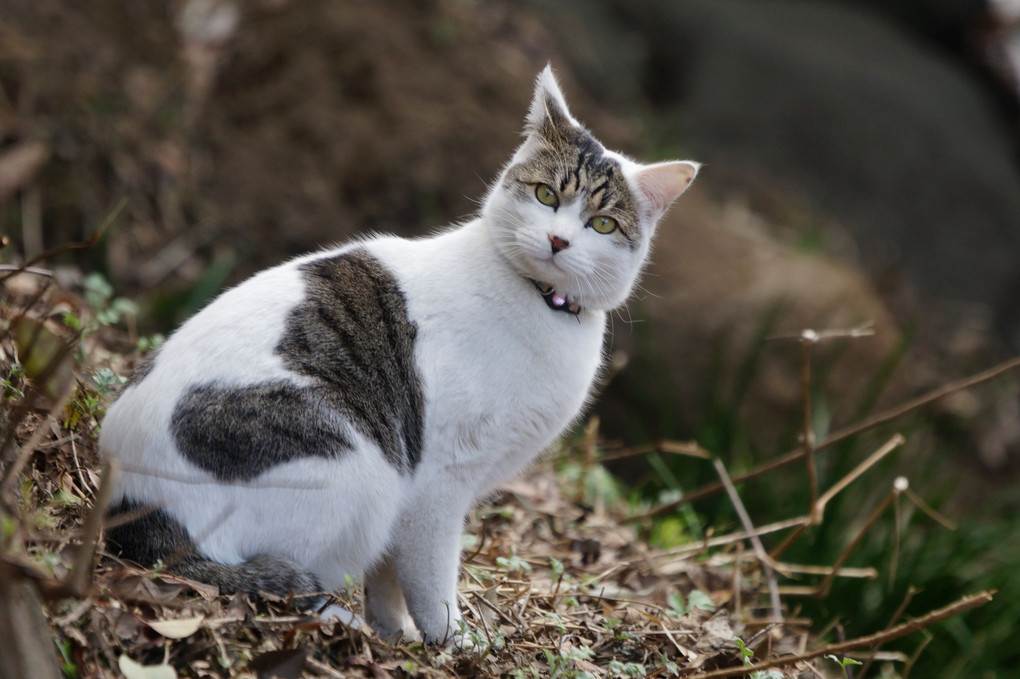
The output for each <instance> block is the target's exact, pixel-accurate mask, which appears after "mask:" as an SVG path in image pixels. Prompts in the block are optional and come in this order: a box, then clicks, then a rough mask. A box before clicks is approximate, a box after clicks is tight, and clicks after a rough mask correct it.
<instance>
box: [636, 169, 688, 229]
mask: <svg viewBox="0 0 1020 679" xmlns="http://www.w3.org/2000/svg"><path fill="white" fill-rule="evenodd" d="M700 167H701V165H700V164H698V163H694V162H691V161H688V160H675V161H671V162H667V163H655V164H654V165H644V166H642V167H641V169H640V170H638V171H637V172H636V173H635V174H634V178H633V179H634V185H635V186H636V187H637V190H638V193H639V194H640V197H641V200H642V202H643V203H644V205H645V207H646V209H647V210H648V212H649V214H650V215H651V216H652V217H654V218H658V217H660V216H661V215H662V213H664V212H665V211H666V210H667V209H668V208H669V206H670V205H671V204H672V203H673V201H674V200H676V199H677V198H679V197H680V194H681V193H683V192H684V191H686V190H687V187H688V186H690V185H691V182H692V181H694V177H695V175H697V174H698V169H699V168H700Z"/></svg>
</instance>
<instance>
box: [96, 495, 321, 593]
mask: <svg viewBox="0 0 1020 679" xmlns="http://www.w3.org/2000/svg"><path fill="white" fill-rule="evenodd" d="M132 513H133V514H138V516H137V517H136V518H134V519H133V520H130V521H128V522H127V523H123V524H121V525H117V518H118V517H121V519H124V518H127V516H126V515H128V514H132ZM110 519H111V522H112V523H113V527H111V528H108V529H107V530H106V544H107V549H109V551H110V553H111V554H115V555H117V556H119V557H121V558H124V559H130V560H131V561H135V562H137V563H139V564H141V565H143V566H154V565H156V564H160V563H162V564H164V565H165V566H166V569H167V571H168V572H170V573H173V574H175V575H180V576H182V577H185V578H190V579H192V580H198V581H199V582H205V583H208V584H210V585H215V586H217V587H219V589H220V593H222V594H231V593H233V592H238V591H245V592H248V593H249V594H252V595H255V596H258V595H259V594H260V593H262V592H265V593H269V594H275V595H277V596H281V597H288V596H291V595H293V596H294V605H295V606H296V607H297V608H298V609H300V610H304V611H311V610H316V609H318V608H321V607H322V605H323V604H324V603H325V602H326V595H325V594H324V593H323V591H322V585H321V583H320V582H319V579H318V578H316V577H315V575H314V574H313V573H312V572H311V571H309V570H307V569H305V568H302V567H301V566H299V565H298V564H296V563H294V562H293V561H291V560H290V559H287V558H285V557H281V556H276V555H273V554H259V555H257V556H253V557H252V558H250V559H248V560H247V561H243V562H241V563H239V564H223V563H219V562H216V561H213V560H211V559H208V558H207V557H205V556H204V555H203V554H201V553H200V552H199V551H198V550H197V549H196V548H195V543H194V542H193V541H192V539H191V536H190V535H188V532H187V530H186V529H185V528H184V526H182V525H181V524H180V522H178V521H177V520H175V519H174V518H173V517H172V516H170V514H169V513H168V512H167V511H166V510H163V509H154V510H151V511H145V507H144V506H143V505H142V504H141V503H139V502H135V501H132V500H128V499H125V500H123V501H121V503H120V504H119V505H117V506H116V507H114V508H113V509H111V510H110Z"/></svg>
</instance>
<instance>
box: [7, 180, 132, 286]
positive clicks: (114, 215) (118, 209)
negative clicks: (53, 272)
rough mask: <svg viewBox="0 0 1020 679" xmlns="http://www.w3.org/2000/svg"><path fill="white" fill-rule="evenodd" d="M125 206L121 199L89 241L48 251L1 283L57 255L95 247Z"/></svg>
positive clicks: (125, 199) (14, 271)
mask: <svg viewBox="0 0 1020 679" xmlns="http://www.w3.org/2000/svg"><path fill="white" fill-rule="evenodd" d="M125 205H127V198H121V199H120V202H118V203H117V205H116V206H115V207H114V208H113V210H112V211H110V214H108V215H106V218H105V219H104V220H103V221H102V223H101V224H100V225H99V226H98V227H97V228H96V230H95V231H93V232H92V235H91V236H89V237H88V239H87V240H84V241H81V242H80V243H70V244H68V245H61V246H60V247H57V248H53V249H52V250H47V251H46V252H43V253H41V254H39V255H36V256H35V257H32V258H31V259H29V260H28V261H27V262H25V263H24V264H21V265H20V266H18V267H16V268H14V269H12V270H10V271H7V272H6V273H4V274H3V275H0V283H3V282H4V281H5V280H7V279H8V278H10V277H11V276H15V275H17V274H19V273H21V272H22V271H24V270H25V269H28V268H29V267H31V266H32V265H33V264H38V263H39V262H41V261H43V260H47V259H50V258H52V257H56V256H57V255H62V254H64V253H65V252H70V251H71V250H88V249H89V248H92V247H94V246H95V245H96V243H98V242H99V239H100V238H102V237H103V234H104V233H106V230H107V229H108V228H110V225H111V224H113V222H114V221H115V220H116V219H117V217H118V216H120V213H121V211H123V209H124V206H125Z"/></svg>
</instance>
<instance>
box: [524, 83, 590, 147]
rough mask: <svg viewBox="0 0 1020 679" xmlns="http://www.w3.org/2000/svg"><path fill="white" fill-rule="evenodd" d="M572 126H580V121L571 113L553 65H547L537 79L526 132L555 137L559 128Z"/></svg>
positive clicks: (527, 134) (525, 128)
mask: <svg viewBox="0 0 1020 679" xmlns="http://www.w3.org/2000/svg"><path fill="white" fill-rule="evenodd" d="M571 126H572V127H580V123H578V122H577V121H576V120H575V119H574V117H573V116H571V115H570V111H569V110H568V109H567V100H566V99H564V97H563V92H562V91H561V90H560V85H559V83H557V82H556V76H554V75H553V72H552V67H551V66H549V65H546V67H545V68H544V69H542V72H541V73H539V74H538V77H537V78H536V79H535V94H534V95H533V96H532V98H531V108H529V109H528V117H527V119H526V124H525V127H524V134H525V135H526V136H530V135H532V134H535V133H538V134H541V135H543V136H545V137H546V138H550V139H551V138H555V136H556V131H557V130H561V129H563V128H566V127H571Z"/></svg>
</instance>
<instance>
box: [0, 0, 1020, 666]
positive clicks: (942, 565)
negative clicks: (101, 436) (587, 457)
mask: <svg viewBox="0 0 1020 679" xmlns="http://www.w3.org/2000/svg"><path fill="white" fill-rule="evenodd" d="M1018 17H1020V8H1018V7H1017V3H1014V2H1005V1H1002V2H992V0H854V1H851V0H844V1H837V0H828V1H825V0H626V1H625V0H583V1H582V0H529V1H527V2H511V1H509V0H491V1H488V2H481V1H471V0H415V1H397V0H375V1H371V2H369V1H364V2H357V1H348V2H340V1H332V2H330V1H326V0H301V1H298V0H243V1H242V0H173V1H163V2H158V1H153V2H131V1H129V0H90V2H89V3H87V4H82V3H78V2H73V1H72V0H31V1H29V0H0V86H2V88H0V230H2V233H3V234H5V235H7V236H8V237H9V238H10V244H9V245H8V246H7V247H6V248H4V249H3V250H0V261H2V262H6V263H11V262H18V261H22V260H24V259H26V258H31V257H33V256H35V255H37V254H39V253H42V252H44V251H46V250H49V249H52V248H54V247H57V246H60V245H63V244H66V243H69V242H73V241H81V240H84V239H87V238H88V236H89V235H90V234H91V233H92V232H93V231H94V230H95V229H96V228H97V226H98V225H99V224H101V223H102V222H103V221H104V220H105V219H107V218H108V217H109V216H110V215H111V213H112V212H113V211H114V208H115V206H116V205H118V203H120V201H122V200H124V199H126V203H125V207H124V209H123V212H122V213H121V214H119V216H118V217H117V218H116V220H115V223H114V224H113V226H112V228H111V229H110V230H109V232H108V233H107V235H106V236H105V237H104V238H103V239H102V241H101V242H100V243H99V244H98V245H97V246H96V247H93V248H91V249H88V250H86V251H83V252H78V253H68V254H67V255H64V256H62V257H61V258H60V259H58V260H57V262H56V264H57V267H58V272H57V273H58V276H59V278H60V280H61V282H63V283H64V284H66V285H68V286H70V287H72V288H73V287H74V286H80V285H81V284H82V281H83V280H84V275H85V274H89V273H95V272H98V273H100V274H102V275H103V276H104V277H105V278H106V279H107V280H108V281H109V282H110V283H111V284H112V286H113V288H114V289H115V290H116V294H117V295H118V296H123V297H128V298H132V299H135V300H137V301H138V303H139V308H140V313H139V318H138V323H139V324H140V326H141V327H143V328H144V329H146V331H147V332H152V331H164V332H168V331H170V330H172V329H173V328H174V327H175V326H176V325H178V324H179V323H180V322H181V321H183V320H184V319H185V318H187V317H188V316H189V315H190V314H192V313H193V312H194V311H195V310H197V309H198V308H199V307H201V306H202V305H203V304H204V302H206V301H207V300H208V299H209V298H210V297H211V296H212V295H214V294H216V292H217V291H219V290H221V289H222V288H223V287H224V286H227V285H231V284H234V283H236V282H238V281H240V280H242V279H243V278H244V277H246V276H248V275H250V274H251V273H253V272H254V271H256V270H258V269H260V268H264V267H266V266H269V265H272V264H275V263H277V262H279V261H281V260H283V259H285V258H287V257H290V256H293V255H296V254H299V253H302V252H306V251H308V250H312V249H315V248H317V247H320V246H322V245H328V244H330V243H332V242H335V241H342V240H344V239H347V238H349V237H350V236H352V235H355V234H357V233H361V232H364V231H367V230H376V231H387V232H395V233H398V234H401V235H419V234H426V233H428V232H429V231H430V230H431V229H434V228H436V227H438V226H442V225H444V224H447V223H449V222H451V221H453V220H457V219H460V218H464V217H466V216H469V215H470V214H471V213H472V211H473V210H474V209H475V208H476V206H477V202H476V201H477V200H478V199H479V198H480V197H481V196H482V195H483V194H484V192H485V190H486V185H487V182H489V181H491V180H492V178H493V177H494V176H495V175H496V173H497V172H498V171H499V168H500V166H501V165H502V163H503V162H505V161H506V160H507V159H508V158H509V156H510V154H511V153H512V151H513V149H514V148H515V146H516V144H517V143H518V140H519V136H518V135H519V132H520V128H521V125H522V121H523V116H524V113H525V111H526V108H527V104H528V101H529V98H530V93H531V88H532V81H533V78H534V76H535V75H536V73H537V72H538V71H539V70H540V69H541V68H542V67H543V66H544V65H545V64H546V63H547V62H550V63H552V65H553V67H554V69H555V70H556V71H557V74H558V76H559V77H560V80H561V84H562V85H563V87H564V89H565V91H566V94H567V99H568V101H569V102H570V105H571V108H572V110H573V112H574V114H575V115H576V116H577V117H578V118H579V119H581V120H583V121H585V123H586V124H587V125H588V126H589V127H590V128H591V129H592V130H593V131H594V132H595V134H596V136H597V137H598V138H600V139H601V140H603V141H604V142H605V143H606V144H607V145H608V146H611V147H614V148H618V149H620V150H623V151H624V152H627V153H629V154H631V155H634V156H636V157H639V158H640V159H642V160H646V161H652V160H662V159H669V158H675V157H680V158H690V159H695V160H698V161H701V162H703V163H705V167H704V170H703V172H702V175H701V176H700V178H699V179H698V181H697V182H696V184H695V186H694V188H693V189H692V190H691V191H689V192H688V194H686V195H685V196H684V197H683V198H682V199H681V201H680V202H679V203H678V205H677V206H676V207H675V208H674V210H673V212H672V213H671V214H670V215H669V217H668V218H667V219H666V221H665V222H664V223H663V225H662V226H661V228H660V231H659V235H658V237H657V244H656V249H655V253H654V264H653V265H652V267H651V268H650V270H649V272H648V274H647V275H646V277H645V279H644V281H643V289H642V290H641V292H640V293H639V294H638V295H637V296H636V298H635V299H633V300H632V302H631V303H630V304H629V306H628V308H627V309H626V310H623V311H622V312H621V313H620V314H618V315H616V316H615V317H614V319H613V333H612V347H611V350H612V352H613V357H614V362H613V364H614V366H616V367H617V368H619V370H617V371H616V372H614V373H613V375H612V377H611V379H610V380H609V382H608V384H607V385H606V388H605V391H604V393H603V396H602V397H601V399H600V401H599V404H598V405H597V406H596V408H595V412H596V413H597V414H598V415H599V417H600V420H601V428H602V434H603V436H604V437H605V439H606V441H607V444H606V445H607V446H612V445H614V444H615V443H619V444H622V445H639V444H642V443H644V442H648V441H652V440H657V439H661V438H671V439H696V440H697V441H698V442H699V443H701V444H702V445H703V446H705V447H706V448H707V449H708V450H710V451H711V452H713V453H715V454H717V455H719V456H721V457H722V458H723V459H724V460H725V461H726V463H727V465H728V466H729V467H730V468H731V471H739V470H741V469H747V468H749V467H751V466H753V465H754V464H758V463H761V462H763V461H766V460H768V459H771V458H774V457H775V456H777V455H779V454H781V453H784V452H786V451H788V450H790V449H791V448H793V447H795V446H796V443H797V433H798V431H799V428H800V420H799V418H800V415H799V413H800V401H801V383H800V356H801V353H800V347H799V345H798V343H797V342H796V341H791V340H783V339H776V338H777V337H778V338H781V337H783V336H788V335H791V334H794V335H795V334H797V333H799V332H800V331H801V330H802V329H804V328H813V329H815V330H824V329H832V328H854V327H860V326H868V327H870V328H873V330H874V334H873V335H872V336H870V337H865V338H858V339H844V340H838V341H832V342H826V343H823V344H820V345H818V347H816V349H815V352H814V383H813V388H812V390H811V403H812V406H813V414H814V422H813V426H814V429H815V435H816V437H818V439H819V440H821V439H822V438H824V437H825V435H826V434H827V433H829V432H831V431H833V430H835V429H838V428H839V427H841V426H845V425H848V424H851V423H853V422H855V421H857V420H859V419H860V418H862V417H864V416H867V415H868V414H871V413H874V412H877V411H879V410H881V409H883V408H886V407H889V406H891V405H894V404H897V403H900V402H902V401H904V400H906V399H908V398H910V397H912V396H915V395H917V394H920V393H923V392H925V391H927V390H930V389H932V388H934V387H937V386H939V385H942V384H945V383H947V382H950V381H952V380H953V379H955V378H959V377H962V376H965V375H968V374H970V373H973V372H976V371H978V370H981V369H984V368H986V367H989V366H991V365H994V364H995V363H997V362H999V361H1001V360H1003V359H1005V358H1007V357H1009V356H1011V355H1013V354H1015V353H1017V352H1018V350H1020V256H1018V255H1020V153H1018V151H1020V143H1018V142H1020V134H1018V133H1020V115H1018V114H1020V105H1018V102H1020V98H1018V92H1020V90H1018V86H1017V82H1018V78H1017V74H1018V70H1017V65H1016V64H1017V55H1018V53H1020V47H1018V45H1020V40H1018V38H1017V37H1016V36H1017V35H1018V30H1020V28H1018V24H1017V20H1018ZM893 431H900V432H902V433H904V434H905V435H906V436H907V437H908V444H907V446H906V447H905V448H904V450H903V451H901V452H900V453H898V454H896V455H895V456H893V457H892V459H891V460H890V461H889V462H888V463H885V467H884V468H883V469H882V470H880V472H881V473H880V474H876V475H875V477H874V478H871V479H870V480H869V478H868V477H866V478H865V479H864V480H863V481H862V482H859V484H858V486H859V487H855V488H854V489H853V490H852V491H851V492H848V493H847V494H846V495H845V496H841V497H840V498H839V499H838V500H837V501H836V502H834V503H833V505H831V506H830V509H829V510H828V513H827V522H826V524H825V525H824V526H822V527H819V528H816V529H814V530H813V531H811V532H810V533H809V534H808V535H807V536H806V538H805V539H802V540H801V542H800V543H799V544H798V545H797V546H796V547H795V548H794V549H793V550H792V551H791V553H790V555H789V559H791V560H794V561H796V560H801V561H804V562H809V563H819V564H826V563H832V562H833V561H834V560H835V558H836V556H837V555H838V554H839V553H840V551H842V549H843V548H844V547H845V546H846V544H847V542H848V541H849V539H850V537H851V536H852V535H853V533H854V532H855V530H856V529H857V528H859V526H860V524H861V522H862V521H863V519H864V517H866V515H867V514H869V513H870V512H871V511H872V509H873V507H874V505H875V503H876V499H878V498H881V497H882V496H884V495H885V494H886V493H887V492H888V488H889V485H888V484H889V481H890V480H891V478H892V476H893V475H896V474H903V475H905V476H907V477H908V478H909V479H910V481H911V483H912V487H913V488H914V489H915V490H916V491H917V492H918V493H920V494H921V495H922V496H923V497H925V498H926V499H927V500H928V501H929V502H931V503H933V504H935V505H936V506H937V507H938V508H939V509H940V511H942V512H943V513H945V514H947V515H949V516H950V517H951V518H952V519H953V520H955V521H956V522H957V524H958V527H957V529H956V530H955V531H949V530H947V529H945V528H943V527H942V526H940V525H938V524H937V523H935V522H933V521H931V520H928V519H927V518H926V517H925V516H923V515H920V514H918V513H916V512H914V513H911V512H906V513H905V514H900V515H898V516H897V517H895V518H894V517H893V516H892V515H890V516H889V517H888V520H887V521H886V522H885V523H883V524H880V525H879V527H877V528H876V529H875V530H872V531H869V533H868V535H867V537H866V539H865V541H864V543H863V544H862V545H861V546H860V547H859V548H858V549H857V550H856V551H855V552H854V555H853V556H852V557H851V560H850V565H867V566H874V567H876V568H878V569H879V570H880V571H881V573H882V576H881V577H880V578H879V579H878V580H873V581H863V582H861V581H849V582H844V583H840V584H838V585H837V586H836V587H835V588H834V590H833V592H832V593H831V594H830V596H829V597H827V598H826V599H824V600H822V601H815V600H813V599H811V600H805V601H803V602H796V604H795V605H797V606H802V608H801V613H802V614H804V615H808V616H811V617H812V618H813V619H814V620H815V621H816V623H817V626H818V628H819V629H823V628H825V627H829V628H830V629H835V630H837V631H835V632H832V634H834V635H838V634H845V635H846V636H848V637H849V636H851V635H857V634H863V633H868V632H871V631H875V630H877V629H880V628H883V627H884V626H886V625H887V624H888V623H889V620H890V618H891V616H894V615H895V614H896V611H897V609H898V607H899V606H900V603H901V602H902V601H903V600H904V597H905V596H906V595H907V592H908V591H910V588H914V589H916V590H918V591H917V593H916V594H913V595H912V598H911V601H910V603H909V605H908V606H907V607H906V611H905V615H908V616H909V615H911V614H920V613H923V612H926V611H927V610H929V609H931V608H934V607H937V606H941V605H944V604H946V603H949V602H950V601H952V600H954V599H955V598H957V597H959V596H961V595H962V594H965V593H968V592H973V591H977V590H979V589H982V588H996V589H998V590H999V594H998V595H997V598H996V602H995V603H994V604H992V605H990V606H987V607H985V608H983V609H981V610H978V611H975V612H973V613H971V614H969V615H967V616H966V617H964V618H960V619H954V620H952V621H950V622H949V623H946V624H944V625H942V626H940V627H939V628H936V629H935V630H934V631H933V633H934V637H933V638H932V639H931V640H930V643H928V646H927V649H926V650H925V652H924V654H923V655H922V656H921V658H920V659H919V660H918V662H917V665H916V666H915V668H914V670H913V676H923V677H957V676H958V677H984V676H987V677H993V676H996V677H1007V676H1020V670H1018V669H1017V668H1018V667H1020V650H1018V648H1017V645H1016V644H1015V642H1014V641H1013V638H1012V635H1013V632H1014V628H1015V623H1014V621H1015V620H1017V619H1020V563H1018V561H1020V559H1018V557H1017V554H1018V553H1020V552H1018V549H1017V545H1020V520H1018V519H1017V518H1016V517H1017V508H1018V507H1020V489H1018V488H1017V480H1018V479H1020V396H1018V389H1017V382H1016V380H1014V379H1012V378H1008V377H1007V378H1004V379H1000V380H998V381H996V382H994V383H993V384H990V385H986V386H983V387H981V388H979V389H975V390H972V391H969V392H962V393H958V394H955V395H953V396H951V397H950V398H947V399H944V400H942V401H940V402H939V403H938V404H936V405H935V406H933V407H931V408H928V409H926V410H924V411H922V412H919V413H913V414H911V415H909V416H908V417H906V418H902V419H900V420H898V421H896V422H895V423H893V424H892V425H891V426H890V427H888V428H886V429H883V430H880V431H878V432H873V433H871V434H869V435H866V436H860V437H855V438H854V439H852V440H851V441H849V442H848V443H847V444H845V445H842V446H840V447H838V448H836V449H834V450H832V451H830V452H829V453H827V454H826V456H825V457H824V458H820V461H819V464H820V469H819V472H820V474H821V479H822V487H823V488H825V487H826V486H827V485H829V484H831V483H832V482H833V481H834V480H836V479H838V478H840V476H841V475H842V474H844V473H846V471H847V470H849V469H850V468H852V467H853V466H854V465H855V464H857V462H859V461H860V460H861V459H862V458H863V457H864V456H866V455H867V454H868V453H870V452H871V451H872V450H874V448H875V446H876V445H877V444H878V443H879V442H880V441H882V440H884V438H883V437H886V438H887V437H888V435H890V434H891V433H892V432H893ZM633 460H636V461H631V462H628V463H626V464H623V463H618V464H617V465H616V467H615V468H614V470H615V471H616V472H618V474H619V475H620V477H621V478H623V479H625V480H626V482H627V483H628V484H629V487H630V488H631V492H632V493H633V495H634V497H635V498H636V500H635V501H642V500H643V501H655V500H658V499H660V498H662V497H675V496H676V494H677V493H682V492H685V491H690V490H692V489H694V488H696V487H698V486H699V485H700V484H702V483H704V482H707V481H711V480H713V478H714V472H713V471H712V468H711V466H710V465H706V464H705V463H703V462H698V461H690V460H686V459H665V458H660V457H658V456H652V457H651V458H633ZM882 474H885V476H882ZM804 486H805V483H804V479H803V471H802V470H800V469H799V468H797V469H792V470H791V471H789V472H788V480H785V481H784V479H782V478H779V479H777V478H776V477H775V476H772V477H770V478H769V480H768V481H766V482H765V483H758V484H756V483H754V482H750V483H748V484H746V485H745V486H743V487H742V493H743V495H744V496H745V499H746V501H747V502H748V504H749V507H750V508H751V509H752V510H753V512H754V515H755V516H756V518H759V520H760V521H761V522H765V521H767V520H775V519H779V518H784V517H786V516H789V515H790V513H791V512H794V511H796V512H799V511H802V510H803V508H804V507H805V506H806V502H807V500H806V498H807V491H806V489H805V487H804ZM793 507H797V509H791V508H793ZM729 524H732V525H735V524H736V519H735V518H734V516H733V515H732V510H731V509H730V508H729V507H728V505H727V504H726V503H725V502H724V501H717V500H709V501H706V502H703V503H699V504H696V505H695V506H694V510H693V511H692V510H690V509H685V510H683V511H680V512H678V513H677V514H676V515H669V516H664V517H659V518H658V519H656V520H655V522H651V523H650V524H649V526H647V532H648V535H649V536H650V538H651V539H653V540H655V541H658V542H659V543H660V544H663V545H668V544H675V543H677V542H680V541H684V540H690V539H693V538H697V537H699V536H700V535H701V534H702V531H704V530H705V526H709V525H711V526H716V527H717V530H722V529H723V528H724V527H726V526H727V525H729ZM917 645H918V640H917V638H916V637H915V638H913V639H912V640H908V641H907V642H905V643H904V644H902V645H901V648H902V649H903V650H904V652H907V653H909V652H911V650H912V649H913V648H916V647H917ZM893 667H894V669H895V668H900V669H902V665H895V666H893Z"/></svg>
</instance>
